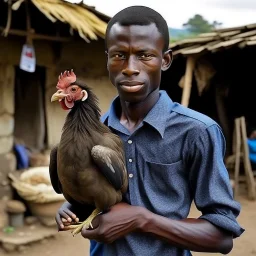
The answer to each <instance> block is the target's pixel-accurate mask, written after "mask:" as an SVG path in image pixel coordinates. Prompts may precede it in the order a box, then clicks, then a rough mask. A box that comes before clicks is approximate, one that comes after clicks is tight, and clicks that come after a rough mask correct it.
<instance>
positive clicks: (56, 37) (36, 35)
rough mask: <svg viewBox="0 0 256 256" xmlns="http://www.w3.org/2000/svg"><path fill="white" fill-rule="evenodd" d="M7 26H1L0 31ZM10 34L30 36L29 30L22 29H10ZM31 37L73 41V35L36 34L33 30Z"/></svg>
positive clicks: (34, 38)
mask: <svg viewBox="0 0 256 256" xmlns="http://www.w3.org/2000/svg"><path fill="white" fill-rule="evenodd" d="M4 30H5V28H3V27H0V31H4ZM8 34H9V35H14V36H24V37H27V36H28V32H27V31H24V30H20V29H10V30H9V31H8ZM30 36H31V38H32V39H33V40H47V41H56V42H70V41H72V38H71V37H60V36H48V35H42V34H35V33H33V32H31V34H30Z"/></svg>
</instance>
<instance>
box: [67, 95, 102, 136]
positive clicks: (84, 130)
mask: <svg viewBox="0 0 256 256" xmlns="http://www.w3.org/2000/svg"><path fill="white" fill-rule="evenodd" d="M105 129H106V128H105V127H104V126H103V124H102V123H101V121H100V109H99V107H98V105H97V102H94V101H93V100H88V101H84V102H82V101H80V102H76V103H75V106H74V107H73V108H72V110H71V111H70V112H69V114H68V115H67V118H66V121H65V124H64V126H63V135H66V134H68V135H69V137H70V136H71V137H73V136H78V135H81V136H82V137H84V136H92V133H93V132H95V131H97V132H99V133H104V132H106V131H105Z"/></svg>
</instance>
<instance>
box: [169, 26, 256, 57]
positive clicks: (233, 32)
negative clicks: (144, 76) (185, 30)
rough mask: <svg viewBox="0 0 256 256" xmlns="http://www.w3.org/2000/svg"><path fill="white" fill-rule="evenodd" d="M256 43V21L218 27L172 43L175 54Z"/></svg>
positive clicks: (188, 53)
mask: <svg viewBox="0 0 256 256" xmlns="http://www.w3.org/2000/svg"><path fill="white" fill-rule="evenodd" d="M251 45H256V23H255V24H250V25H246V26H241V27H232V28H225V29H218V30H215V31H213V32H211V33H203V34H199V35H198V36H197V37H195V38H188V39H184V40H181V41H178V42H175V43H172V44H170V47H171V48H172V50H173V53H174V55H179V54H182V55H192V54H199V53H202V52H207V51H208V52H216V51H218V50H220V49H223V48H230V47H240V48H243V47H246V46H251Z"/></svg>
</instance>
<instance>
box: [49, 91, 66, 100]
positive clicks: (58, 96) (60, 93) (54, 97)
mask: <svg viewBox="0 0 256 256" xmlns="http://www.w3.org/2000/svg"><path fill="white" fill-rule="evenodd" d="M67 96H68V94H66V93H64V92H63V91H62V90H58V91H57V92H55V93H54V94H53V95H52V98H51V102H53V101H56V100H58V101H61V100H62V99H64V98H65V97H67Z"/></svg>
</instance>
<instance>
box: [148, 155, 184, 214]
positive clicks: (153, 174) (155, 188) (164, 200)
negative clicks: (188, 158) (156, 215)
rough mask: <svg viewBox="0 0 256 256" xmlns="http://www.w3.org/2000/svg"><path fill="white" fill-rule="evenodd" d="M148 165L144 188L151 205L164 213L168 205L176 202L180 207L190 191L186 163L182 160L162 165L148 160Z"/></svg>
mask: <svg viewBox="0 0 256 256" xmlns="http://www.w3.org/2000/svg"><path fill="white" fill-rule="evenodd" d="M146 165H147V168H146V172H145V173H144V188H145V190H146V191H145V192H146V194H147V196H148V197H149V198H148V199H149V200H150V202H151V205H152V206H154V208H155V209H162V211H166V209H167V208H168V206H167V205H170V204H173V203H174V202H175V204H176V206H177V207H178V206H179V204H180V203H182V201H183V200H184V197H185V196H186V194H187V190H188V177H187V173H186V170H185V166H184V162H183V161H182V160H180V161H178V162H175V163H171V164H162V163H156V162H149V161H147V160H146ZM145 181H146V182H145ZM166 207H167V208H166Z"/></svg>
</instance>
